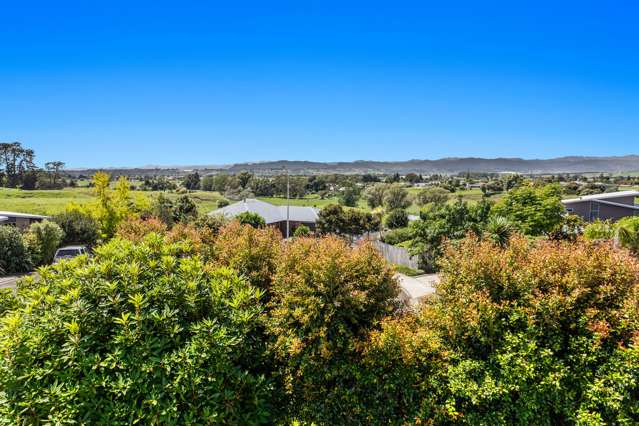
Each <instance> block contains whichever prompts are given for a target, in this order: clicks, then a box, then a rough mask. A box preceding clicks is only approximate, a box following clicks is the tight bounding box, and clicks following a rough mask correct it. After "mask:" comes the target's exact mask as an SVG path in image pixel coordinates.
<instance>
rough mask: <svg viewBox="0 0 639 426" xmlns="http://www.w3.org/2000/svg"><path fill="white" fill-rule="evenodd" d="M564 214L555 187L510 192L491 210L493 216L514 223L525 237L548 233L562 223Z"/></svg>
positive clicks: (546, 186) (557, 186)
mask: <svg viewBox="0 0 639 426" xmlns="http://www.w3.org/2000/svg"><path fill="white" fill-rule="evenodd" d="M564 211H565V210H564V207H563V205H562V204H561V187H560V186H559V185H558V184H551V185H545V186H542V187H538V188H536V187H532V186H523V187H519V188H516V189H513V190H511V191H510V192H509V193H507V194H506V195H505V196H504V198H502V199H501V200H500V201H499V202H498V203H497V204H496V205H495V207H494V208H493V213H494V214H495V215H497V216H502V217H505V218H507V219H509V220H510V221H512V222H514V223H516V224H517V226H518V227H519V228H520V229H521V230H522V231H523V232H524V233H525V234H527V235H541V234H544V233H549V232H551V231H552V230H553V229H554V228H555V227H556V226H557V225H558V224H559V223H560V222H561V218H562V214H563V213H564Z"/></svg>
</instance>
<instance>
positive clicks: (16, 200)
mask: <svg viewBox="0 0 639 426" xmlns="http://www.w3.org/2000/svg"><path fill="white" fill-rule="evenodd" d="M619 189H620V190H628V189H636V190H639V187H637V186H635V187H630V186H624V187H620V188H619ZM408 191H409V192H410V193H411V194H412V195H415V194H416V193H417V192H419V191H420V189H419V188H410V189H409V190H408ZM131 194H132V195H133V196H134V197H136V196H144V197H147V198H150V199H152V198H155V197H157V196H158V195H159V194H160V192H159V191H131ZM162 194H164V196H166V197H168V198H170V199H172V200H175V199H176V198H177V197H179V196H180V194H178V193H176V192H162ZM188 195H189V196H190V197H191V198H192V199H193V201H195V203H196V204H197V206H198V210H199V211H200V213H201V214H205V213H208V212H210V211H212V210H215V209H216V208H217V202H218V200H219V199H220V198H223V197H222V196H221V195H220V194H219V193H217V192H207V191H193V192H189V193H188ZM457 196H461V197H462V198H463V199H464V200H466V201H469V202H476V201H479V200H481V197H482V193H481V190H479V189H471V190H463V191H458V192H456V193H454V194H451V200H454V199H455V198H456V197H457ZM502 196H503V195H502V194H497V195H493V196H492V197H490V199H491V200H493V201H498V200H499V199H500V198H501V197H502ZM566 197H567V198H574V196H566ZM259 199H260V200H262V201H266V202H268V203H272V204H275V205H285V204H286V198H281V197H259ZM94 200H95V198H94V195H93V190H92V189H91V188H88V187H78V188H65V189H60V190H38V191H24V190H21V189H9V188H0V210H5V211H15V212H22V213H34V214H44V215H54V214H57V213H61V212H63V211H64V210H65V209H66V207H67V205H69V204H70V203H75V204H80V205H82V204H87V203H90V202H92V201H94ZM337 202H338V200H337V198H336V197H331V198H326V199H321V198H319V197H318V196H317V195H309V196H307V197H305V198H299V199H298V198H293V199H291V200H290V203H291V205H292V206H310V207H317V208H320V209H321V208H322V207H325V206H327V205H329V204H337ZM357 207H359V208H361V209H363V210H370V208H369V207H368V205H367V204H366V200H364V199H360V200H359V202H358V204H357ZM407 211H408V213H409V214H418V213H419V206H417V205H416V204H412V205H411V206H410V207H409V208H408V209H407Z"/></svg>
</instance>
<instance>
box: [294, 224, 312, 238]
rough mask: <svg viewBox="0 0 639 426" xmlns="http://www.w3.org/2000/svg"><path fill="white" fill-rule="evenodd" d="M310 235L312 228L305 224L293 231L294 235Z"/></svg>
mask: <svg viewBox="0 0 639 426" xmlns="http://www.w3.org/2000/svg"><path fill="white" fill-rule="evenodd" d="M309 235H311V229H310V228H309V227H308V226H306V225H304V224H302V225H300V226H298V227H297V228H295V232H293V236H294V237H308V236H309Z"/></svg>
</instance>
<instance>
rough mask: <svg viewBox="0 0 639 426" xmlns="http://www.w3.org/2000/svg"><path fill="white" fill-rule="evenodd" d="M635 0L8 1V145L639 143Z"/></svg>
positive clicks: (232, 150) (120, 156)
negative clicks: (409, 0) (15, 143)
mask: <svg viewBox="0 0 639 426" xmlns="http://www.w3.org/2000/svg"><path fill="white" fill-rule="evenodd" d="M638 23H639V3H637V2H636V1H603V2H602V1H587V0H584V1H539V0H538V1H529V2H528V1H449V2H444V1H437V2H434V1H433V2H429V1H419V2H402V1H386V2H376V1H365V2H364V1H362V2H349V1H335V2H332V1H326V0H323V1H299V0H296V1H290V2H279V1H224V2H221V1H220V2H218V1H197V2H195V1H179V2H178V1H174V2H167V1H161V0H154V1H138V0H136V1H113V0H112V1H103V2H97V1H78V2H67V1H55V2H54V1H42V2H38V1H11V2H9V1H4V2H2V7H1V8H0V141H16V140H17V141H21V142H22V143H23V144H24V145H26V146H29V147H31V148H33V149H35V150H36V154H37V157H38V160H39V161H40V162H43V161H47V160H62V161H66V162H67V164H68V166H72V167H74V166H75V167H78V166H139V165H147V164H163V165H173V164H182V165H188V164H222V163H231V162H242V161H260V160H275V159H306V160H317V161H336V160H344V161H348V160H357V159H375V160H404V159H411V158H439V157H446V156H484V157H495V156H521V157H526V158H547V157H553V156H560V155H623V154H630V153H634V154H637V153H639V24H638Z"/></svg>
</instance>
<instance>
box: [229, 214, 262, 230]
mask: <svg viewBox="0 0 639 426" xmlns="http://www.w3.org/2000/svg"><path fill="white" fill-rule="evenodd" d="M235 218H236V219H237V220H239V221H240V223H241V224H242V225H251V226H252V227H253V228H263V227H264V226H266V222H265V221H264V218H263V217H262V216H260V215H259V214H257V213H253V212H244V213H240V214H238V215H237V216H236V217H235Z"/></svg>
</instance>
